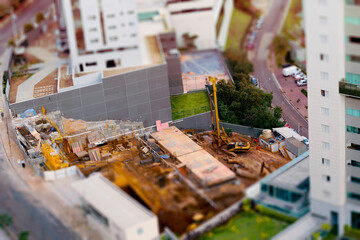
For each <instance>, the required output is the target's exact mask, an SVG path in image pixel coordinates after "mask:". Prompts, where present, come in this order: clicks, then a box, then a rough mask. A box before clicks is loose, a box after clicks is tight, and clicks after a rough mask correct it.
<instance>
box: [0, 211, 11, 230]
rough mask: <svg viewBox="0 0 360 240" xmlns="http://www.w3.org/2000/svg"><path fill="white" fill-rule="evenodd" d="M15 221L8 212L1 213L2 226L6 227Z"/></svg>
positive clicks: (0, 225)
mask: <svg viewBox="0 0 360 240" xmlns="http://www.w3.org/2000/svg"><path fill="white" fill-rule="evenodd" d="M12 223H13V219H12V217H11V216H9V215H7V214H1V215H0V228H2V229H5V228H6V227H8V226H10V225H11V224H12Z"/></svg>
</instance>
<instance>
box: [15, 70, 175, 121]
mask: <svg viewBox="0 0 360 240" xmlns="http://www.w3.org/2000/svg"><path fill="white" fill-rule="evenodd" d="M10 106H11V109H12V111H13V112H14V113H15V114H20V113H22V112H24V111H25V110H26V109H29V108H34V109H35V110H36V111H37V112H39V111H40V110H41V106H44V107H45V109H46V110H47V111H54V110H60V111H61V112H62V113H63V115H64V117H68V118H75V119H83V120H86V121H99V120H106V119H119V120H133V121H141V122H143V123H144V126H150V125H154V124H155V121H156V120H162V121H163V122H166V121H171V119H172V117H171V105H170V92H169V83H168V75H167V67H166V64H163V65H157V66H154V67H150V68H146V69H141V70H138V71H134V72H128V73H124V74H120V75H116V76H112V77H107V78H104V79H103V81H102V82H101V83H98V84H93V85H90V86H87V87H82V88H78V89H73V90H69V91H66V92H61V93H57V94H53V95H49V96H45V97H41V98H36V99H32V100H29V101H24V102H19V103H15V104H11V105H10Z"/></svg>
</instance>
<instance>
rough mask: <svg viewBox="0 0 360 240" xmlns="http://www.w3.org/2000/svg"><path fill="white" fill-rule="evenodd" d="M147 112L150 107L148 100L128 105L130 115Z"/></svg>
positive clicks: (149, 110)
mask: <svg viewBox="0 0 360 240" xmlns="http://www.w3.org/2000/svg"><path fill="white" fill-rule="evenodd" d="M149 112H151V109H150V103H148V102H147V103H142V104H139V105H136V106H132V107H129V114H130V117H132V116H138V115H141V114H145V113H149Z"/></svg>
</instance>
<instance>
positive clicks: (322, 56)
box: [320, 53, 329, 62]
mask: <svg viewBox="0 0 360 240" xmlns="http://www.w3.org/2000/svg"><path fill="white" fill-rule="evenodd" d="M320 60H321V61H323V62H328V61H329V56H328V55H327V54H324V53H320Z"/></svg>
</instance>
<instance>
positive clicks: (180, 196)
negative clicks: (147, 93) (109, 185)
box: [13, 108, 289, 235]
mask: <svg viewBox="0 0 360 240" xmlns="http://www.w3.org/2000/svg"><path fill="white" fill-rule="evenodd" d="M13 123H14V125H15V128H16V133H17V137H18V140H19V143H20V145H21V146H22V147H23V149H24V150H25V152H26V154H27V155H28V156H29V159H30V162H31V165H32V166H34V167H36V168H38V169H40V172H43V174H44V175H46V173H49V172H56V174H57V175H59V174H60V173H61V171H64V170H66V169H69V168H71V167H76V168H78V170H80V172H81V173H82V177H87V176H89V175H91V174H92V173H94V172H100V173H101V174H102V175H103V176H105V177H106V178H107V179H108V180H110V181H111V182H113V183H114V184H115V185H116V186H118V187H119V188H121V189H123V190H124V191H125V192H127V193H128V194H129V195H130V196H132V197H133V198H135V199H136V200H138V201H139V202H140V203H142V204H143V205H145V206H146V207H147V208H149V209H150V210H151V211H152V212H154V213H155V214H156V215H157V216H158V219H159V223H160V228H161V229H162V228H163V227H165V226H167V227H168V228H170V229H171V230H172V231H173V232H175V233H177V234H179V235H181V234H184V233H186V232H188V231H190V230H192V229H195V228H196V227H197V226H199V225H200V224H201V223H202V222H204V221H206V220H208V219H210V218H211V217H212V216H214V215H215V214H216V213H218V212H220V211H222V210H223V209H225V208H227V207H228V206H230V205H231V204H233V203H235V202H237V201H239V200H240V199H242V198H243V197H244V192H245V189H246V188H247V187H248V186H250V185H252V184H253V183H255V182H256V181H258V180H259V179H260V178H262V177H263V176H266V175H267V174H269V173H271V172H272V171H274V170H276V169H277V168H279V167H281V166H282V165H284V164H286V163H287V162H288V161H289V160H287V159H285V158H284V157H283V156H282V155H281V154H280V153H279V152H277V153H272V152H270V151H268V150H264V149H262V148H260V146H259V141H258V140H257V139H252V138H250V137H247V136H244V135H241V134H238V133H234V132H232V133H230V134H229V135H228V134H226V132H225V130H224V129H222V131H220V129H219V126H217V129H219V131H217V130H216V131H207V132H198V131H197V130H194V129H184V130H182V131H181V130H179V129H178V128H177V127H175V126H169V124H168V123H166V124H161V123H158V124H157V126H156V127H155V126H154V127H149V128H144V127H143V124H142V123H141V122H131V121H119V120H117V121H115V120H107V121H99V122H86V121H82V120H74V119H67V118H64V117H62V115H61V113H60V112H59V111H56V112H50V113H46V110H45V109H44V108H43V109H42V113H40V114H37V115H36V113H35V112H34V111H27V112H25V113H24V114H23V115H22V116H21V117H18V118H15V119H14V120H13ZM170 125H171V124H170ZM60 175H61V174H60ZM99 191H101V190H99Z"/></svg>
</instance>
